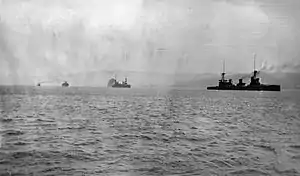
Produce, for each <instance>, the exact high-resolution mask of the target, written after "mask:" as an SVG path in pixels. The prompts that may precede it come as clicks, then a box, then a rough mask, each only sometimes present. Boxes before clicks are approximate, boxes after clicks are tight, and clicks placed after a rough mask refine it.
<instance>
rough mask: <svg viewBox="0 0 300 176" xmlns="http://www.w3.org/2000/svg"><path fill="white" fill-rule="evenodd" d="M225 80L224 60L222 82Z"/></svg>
mask: <svg viewBox="0 0 300 176" xmlns="http://www.w3.org/2000/svg"><path fill="white" fill-rule="evenodd" d="M224 80H225V59H224V60H223V72H222V82H224Z"/></svg>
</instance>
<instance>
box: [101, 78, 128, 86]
mask: <svg viewBox="0 0 300 176" xmlns="http://www.w3.org/2000/svg"><path fill="white" fill-rule="evenodd" d="M107 87H112V88H131V85H130V84H128V83H127V78H125V80H124V81H118V80H117V78H116V77H115V78H111V79H110V80H109V81H108V83H107Z"/></svg>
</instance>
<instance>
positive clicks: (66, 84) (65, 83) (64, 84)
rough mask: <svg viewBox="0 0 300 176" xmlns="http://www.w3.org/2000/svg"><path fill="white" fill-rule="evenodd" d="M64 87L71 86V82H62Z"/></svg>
mask: <svg viewBox="0 0 300 176" xmlns="http://www.w3.org/2000/svg"><path fill="white" fill-rule="evenodd" d="M61 86H62V87H69V83H68V82H67V81H65V82H64V83H62V84H61Z"/></svg>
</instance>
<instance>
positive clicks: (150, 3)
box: [0, 0, 300, 82]
mask: <svg viewBox="0 0 300 176" xmlns="http://www.w3.org/2000/svg"><path fill="white" fill-rule="evenodd" d="M299 9H300V1H299V0H260V1H259V0H253V1H251V0H126V1H125V0H0V16H1V17H0V18H1V22H0V74H1V76H0V81H2V82H5V81H6V79H9V78H11V77H13V78H14V79H15V80H20V79H23V80H25V79H26V80H34V79H36V78H37V77H39V79H46V78H49V77H53V76H59V75H64V74H76V73H87V72H91V71H100V70H130V71H145V72H148V71H155V72H160V73H171V74H173V73H178V72H188V73H204V72H212V73H219V72H220V71H221V68H222V65H221V64H222V60H223V59H225V60H226V70H227V72H251V71H252V68H253V59H252V57H253V53H254V52H255V53H257V61H256V63H257V67H261V66H262V64H263V63H264V67H270V66H271V65H275V66H276V65H277V66H278V65H285V67H284V68H288V67H289V66H286V65H290V66H291V67H292V66H295V65H297V64H299V61H300V59H299V53H300V50H299V46H300V42H299V41H300V36H299V29H300V21H299V20H300V10H299ZM298 66H299V65H298Z"/></svg>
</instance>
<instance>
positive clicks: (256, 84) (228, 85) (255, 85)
mask: <svg viewBox="0 0 300 176" xmlns="http://www.w3.org/2000/svg"><path fill="white" fill-rule="evenodd" d="M258 74H259V72H258V71H257V70H255V54H254V71H253V76H251V81H250V84H248V85H246V83H243V79H242V78H241V79H239V82H238V83H237V84H236V85H235V84H233V83H232V79H229V80H226V79H225V63H224V62H223V73H221V76H222V77H221V80H219V85H218V86H211V87H207V90H246V91H280V90H281V87H280V85H270V84H261V83H260V81H259V78H257V75H258Z"/></svg>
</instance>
